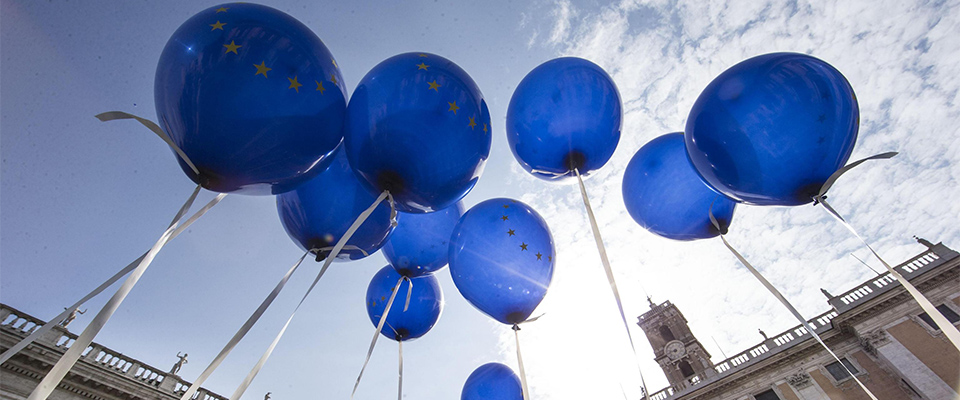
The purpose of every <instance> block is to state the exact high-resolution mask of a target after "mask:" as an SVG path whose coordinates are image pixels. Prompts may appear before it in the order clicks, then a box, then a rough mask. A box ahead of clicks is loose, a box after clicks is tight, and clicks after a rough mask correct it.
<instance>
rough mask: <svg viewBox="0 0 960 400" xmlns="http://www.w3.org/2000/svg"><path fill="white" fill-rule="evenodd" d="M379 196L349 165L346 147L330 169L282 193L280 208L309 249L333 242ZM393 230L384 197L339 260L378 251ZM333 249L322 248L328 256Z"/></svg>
mask: <svg viewBox="0 0 960 400" xmlns="http://www.w3.org/2000/svg"><path fill="white" fill-rule="evenodd" d="M376 200H377V198H376V197H374V196H373V195H371V194H370V192H368V191H367V190H366V189H364V188H363V186H361V185H360V182H358V181H357V177H356V176H355V175H354V174H353V171H351V170H350V165H349V164H348V163H347V157H346V156H344V155H343V152H338V154H336V155H335V157H334V160H333V164H332V165H330V168H327V170H326V171H323V172H322V173H320V175H317V176H316V177H314V178H313V179H311V180H309V181H308V182H307V183H304V184H303V185H301V186H300V187H298V188H297V189H296V190H294V191H292V192H287V193H283V194H280V195H278V196H277V211H278V213H279V214H280V221H281V222H282V223H283V228H284V229H286V231H287V235H290V238H292V239H293V241H294V242H296V243H297V245H298V246H300V248H301V249H304V250H314V249H328V248H332V247H333V246H334V245H335V244H336V243H337V241H339V240H340V238H341V237H343V235H344V234H345V233H346V232H347V229H348V228H350V226H351V225H353V223H354V221H355V220H356V219H357V217H359V216H360V213H362V212H363V211H364V210H366V209H367V208H369V207H370V206H371V205H373V202H374V201H376ZM392 231H393V225H392V224H391V223H390V206H389V205H387V203H386V202H381V203H380V205H378V206H377V208H375V209H374V211H373V213H372V214H370V217H368V218H367V220H366V221H364V222H363V224H362V225H360V228H358V229H357V231H356V232H354V234H353V236H351V237H350V239H349V240H347V246H346V247H344V249H343V250H341V251H340V254H338V255H337V258H336V260H335V261H348V260H358V259H361V258H364V257H366V256H367V255H369V254H373V253H375V252H376V251H377V250H379V249H380V247H381V246H383V244H384V242H386V241H387V238H388V237H389V236H390V232H392ZM328 253H329V250H321V251H319V256H320V257H318V258H323V256H325V255H326V254H328Z"/></svg>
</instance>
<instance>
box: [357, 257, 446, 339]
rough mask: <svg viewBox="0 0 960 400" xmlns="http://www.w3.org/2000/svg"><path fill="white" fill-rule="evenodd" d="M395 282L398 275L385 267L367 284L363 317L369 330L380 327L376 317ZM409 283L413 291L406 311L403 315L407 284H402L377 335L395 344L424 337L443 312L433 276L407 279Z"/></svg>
mask: <svg viewBox="0 0 960 400" xmlns="http://www.w3.org/2000/svg"><path fill="white" fill-rule="evenodd" d="M399 280H400V274H398V273H397V271H394V270H393V267H391V266H389V265H388V266H385V267H383V268H381V269H380V271H379V272H377V274H376V275H374V276H373V279H372V280H370V286H368V287H367V316H369V317H370V322H372V323H373V326H377V324H378V323H380V316H382V315H383V310H385V309H386V308H387V301H388V300H390V294H391V293H392V291H393V287H394V286H396V285H397V282H398V281H399ZM411 281H412V282H413V291H412V292H411V293H412V294H411V295H410V307H409V308H408V309H407V311H403V306H404V304H405V303H406V301H407V292H408V291H410V284H409V283H408V282H403V283H402V284H400V289H399V290H398V291H397V296H396V298H394V299H393V305H392V306H390V313H389V314H387V322H386V323H385V324H384V326H383V330H382V331H380V333H381V334H383V336H386V337H388V338H390V339H393V340H396V341H398V342H399V341H408V340H413V339H416V338H418V337H421V336H423V335H424V334H426V333H427V332H428V331H430V328H433V326H434V325H436V323H437V320H438V319H440V312H441V311H443V292H442V291H441V290H440V283H439V282H437V278H436V277H435V276H433V275H423V276H419V277H416V278H411Z"/></svg>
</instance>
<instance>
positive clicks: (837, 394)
mask: <svg viewBox="0 0 960 400" xmlns="http://www.w3.org/2000/svg"><path fill="white" fill-rule="evenodd" d="M920 243H923V244H925V245H927V247H928V249H927V251H925V252H923V253H921V254H919V255H917V256H916V257H913V258H911V259H910V260H907V261H906V262H904V263H902V264H900V265H898V266H896V267H895V268H896V269H897V271H898V272H899V273H900V274H902V275H903V276H904V277H905V278H906V279H907V280H909V281H910V282H911V283H912V284H913V285H914V286H916V287H917V289H919V290H920V291H921V292H923V294H924V296H926V297H927V298H928V299H929V300H930V301H931V302H932V303H933V304H934V305H935V306H936V307H937V309H938V310H939V311H940V312H941V314H943V315H944V317H946V318H947V319H948V320H949V321H950V322H951V323H953V324H954V325H955V326H957V325H960V254H958V253H957V252H956V251H954V250H952V249H949V248H947V247H946V246H944V245H943V244H942V243H941V244H936V245H933V244H930V243H929V242H927V241H925V240H922V239H920ZM824 294H825V295H827V296H828V299H829V300H828V303H829V304H830V306H831V309H830V310H829V311H827V312H825V313H823V314H821V315H818V316H817V317H815V318H813V319H812V320H810V321H809V322H810V324H811V326H813V328H814V329H815V330H816V332H817V334H818V335H819V336H820V337H821V339H823V341H824V342H825V343H826V344H827V346H828V347H830V349H831V350H833V352H834V353H836V354H837V356H839V357H840V359H841V361H842V362H843V365H841V364H840V363H838V362H837V361H836V360H835V359H834V358H833V357H832V356H830V354H829V353H827V351H826V350H824V349H823V347H822V346H820V344H819V343H817V341H816V340H815V339H814V338H813V337H812V336H811V335H810V334H809V333H808V332H807V330H806V329H805V328H804V327H803V326H802V325H798V326H795V327H793V328H791V329H788V330H787V331H785V332H781V333H779V334H777V335H772V336H769V337H767V336H766V335H764V337H765V338H766V339H765V340H764V341H763V342H761V343H759V344H757V345H755V346H751V347H750V348H748V349H747V350H745V351H743V352H741V353H739V354H737V355H734V356H733V357H730V358H728V359H726V360H723V361H720V362H718V363H713V362H711V361H710V355H709V354H708V353H707V352H706V350H705V349H704V348H703V346H702V345H701V344H700V342H699V341H698V340H697V338H696V337H695V336H694V334H693V332H691V331H690V328H689V326H688V325H687V320H686V319H685V318H684V317H683V314H682V313H680V310H679V309H677V307H676V306H675V305H673V304H671V303H670V302H669V301H666V302H664V303H662V304H654V303H653V302H651V303H650V311H648V312H646V313H644V314H643V315H641V316H640V317H639V321H638V325H640V327H641V328H642V329H643V331H644V332H645V333H646V336H647V339H648V341H649V342H650V345H651V346H652V347H653V350H654V354H655V360H656V361H657V363H658V364H659V365H660V367H661V368H662V369H663V371H664V374H665V375H666V376H667V380H668V381H669V382H670V386H669V387H667V388H664V389H662V390H660V391H658V392H655V393H652V394H651V395H650V398H651V399H652V400H681V399H682V400H693V399H717V400H778V399H780V400H828V399H829V400H860V399H863V400H869V399H870V397H869V396H868V395H867V393H866V392H865V391H863V389H861V388H860V386H859V385H857V383H856V382H855V381H854V379H852V377H851V376H850V374H849V373H848V372H847V370H849V371H850V372H852V373H853V374H854V375H855V376H856V377H857V378H858V379H859V380H860V381H861V382H863V384H864V386H866V387H867V388H868V389H869V390H870V391H871V392H872V393H873V394H874V395H875V396H877V398H878V399H879V400H901V399H924V400H957V399H960V395H958V392H960V351H957V349H956V348H955V347H954V346H953V345H952V344H951V343H950V342H949V340H947V338H946V337H945V336H944V335H943V333H942V332H941V330H940V329H939V327H938V326H937V325H936V324H935V323H934V322H933V320H932V319H930V318H929V316H928V315H927V314H926V313H924V312H923V310H922V309H920V305H919V304H918V303H917V302H916V301H915V300H913V298H912V297H911V296H910V295H909V293H907V292H906V290H905V289H904V288H903V286H901V285H899V284H898V283H897V282H896V280H894V279H893V278H892V277H891V276H890V274H889V273H886V274H883V275H880V276H878V277H876V278H873V279H870V280H868V281H866V282H864V283H862V284H860V285H857V286H856V287H854V288H852V289H850V290H848V291H846V292H845V293H842V294H840V295H838V296H833V295H830V294H829V293H827V292H824ZM844 366H846V367H847V368H846V369H845V368H843V367H844Z"/></svg>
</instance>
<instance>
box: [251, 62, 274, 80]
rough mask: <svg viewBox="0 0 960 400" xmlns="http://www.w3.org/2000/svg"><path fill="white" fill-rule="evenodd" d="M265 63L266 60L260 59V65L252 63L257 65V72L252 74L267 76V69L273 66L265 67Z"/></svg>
mask: <svg viewBox="0 0 960 400" xmlns="http://www.w3.org/2000/svg"><path fill="white" fill-rule="evenodd" d="M266 64H267V62H266V61H261V62H260V65H257V64H253V66H254V67H257V73H255V74H253V76H257V75H263V77H264V78H266V77H267V71H269V70H272V69H273V68H267V65H266Z"/></svg>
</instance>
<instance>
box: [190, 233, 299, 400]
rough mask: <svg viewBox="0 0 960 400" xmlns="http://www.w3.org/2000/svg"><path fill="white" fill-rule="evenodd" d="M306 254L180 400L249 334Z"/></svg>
mask: <svg viewBox="0 0 960 400" xmlns="http://www.w3.org/2000/svg"><path fill="white" fill-rule="evenodd" d="M307 254H310V252H309V251H308V252H306V253H303V256H301V257H300V259H299V260H297V262H296V264H293V267H291V268H290V270H288V271H287V273H286V274H285V275H283V278H281V279H280V282H278V283H277V286H276V287H274V288H273V291H272V292H270V294H268V295H267V298H265V299H263V302H262V303H260V307H257V309H256V311H254V312H253V314H252V315H250V317H249V318H247V321H246V322H244V323H243V325H242V326H241V327H240V330H238V331H237V333H235V334H234V335H233V337H232V338H230V341H228V342H227V344H226V345H224V346H223V349H222V350H220V353H219V354H217V356H216V357H214V359H213V361H211V362H210V365H208V366H207V368H206V369H204V370H203V373H201V374H200V377H198V378H197V379H196V380H195V381H194V382H193V384H191V385H190V388H189V389H187V391H186V392H184V393H183V395H182V396H180V400H190V399H192V398H193V395H194V393H196V392H197V390H198V389H200V385H203V383H204V382H205V381H206V380H207V378H209V377H210V375H211V374H213V371H215V370H216V369H217V367H219V366H220V364H221V363H222V362H223V360H224V359H226V358H227V355H229V354H230V352H231V351H233V348H234V347H236V346H237V344H238V343H240V340H242V339H243V337H244V336H246V335H247V332H250V329H251V328H253V325H254V324H256V323H257V321H259V320H260V317H261V316H262V315H263V313H264V312H265V311H267V308H268V307H270V305H271V304H272V303H273V300H274V299H276V298H277V295H279V294H280V291H281V290H283V287H284V286H286V284H287V281H288V280H290V277H291V276H293V273H294V272H295V271H296V270H297V268H299V267H300V264H302V263H303V260H304V259H305V258H307Z"/></svg>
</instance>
